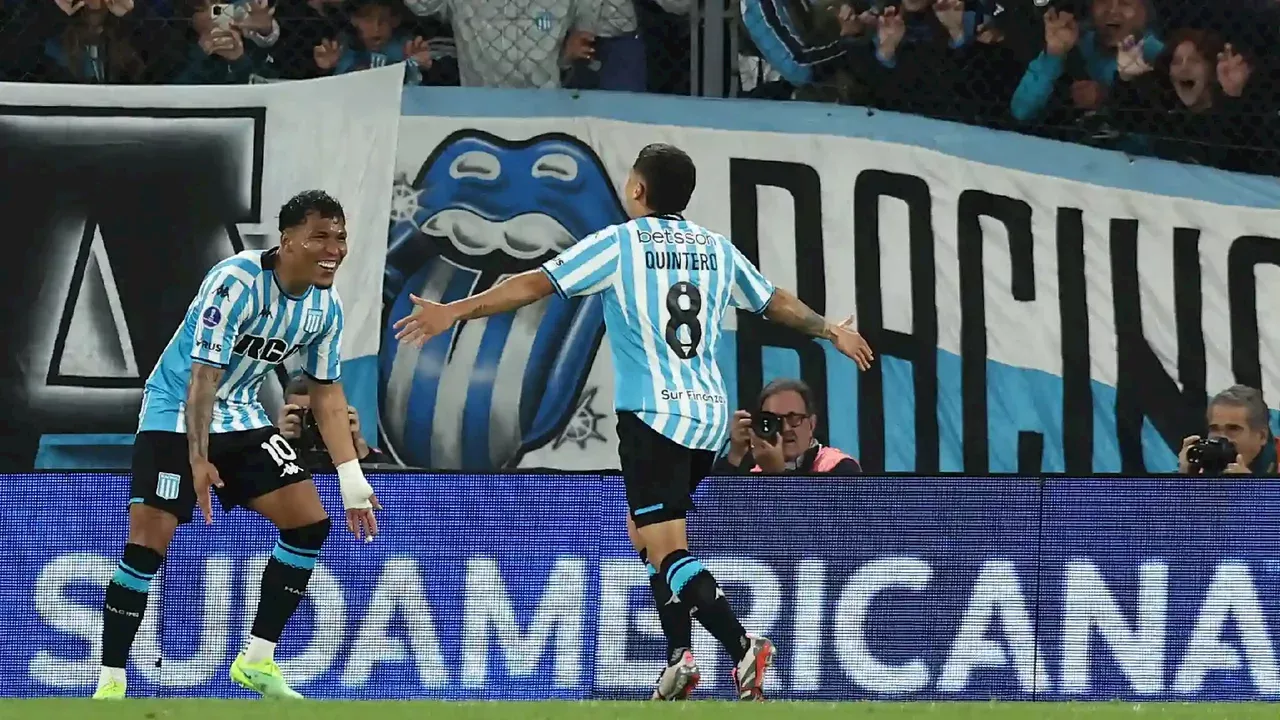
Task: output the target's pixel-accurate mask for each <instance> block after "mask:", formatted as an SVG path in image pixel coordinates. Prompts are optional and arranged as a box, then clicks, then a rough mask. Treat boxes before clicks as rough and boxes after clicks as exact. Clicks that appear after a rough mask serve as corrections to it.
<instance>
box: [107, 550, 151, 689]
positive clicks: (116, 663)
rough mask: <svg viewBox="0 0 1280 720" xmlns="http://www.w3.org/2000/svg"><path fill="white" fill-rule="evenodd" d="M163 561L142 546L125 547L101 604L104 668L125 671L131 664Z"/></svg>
mask: <svg viewBox="0 0 1280 720" xmlns="http://www.w3.org/2000/svg"><path fill="white" fill-rule="evenodd" d="M162 562H164V557H163V556H161V555H160V553H158V552H156V551H155V550H152V549H151V548H148V547H143V546H141V545H133V544H129V545H125V546H124V555H122V556H121V558H120V564H118V565H116V572H115V575H112V576H111V583H110V584H108V585H107V596H106V598H105V599H104V600H103V603H102V607H103V609H102V665H103V667H109V668H123V667H124V666H125V665H126V664H127V663H128V661H129V649H130V648H132V647H133V637H134V636H135V635H137V634H138V626H139V625H141V624H142V616H143V615H144V614H146V612H147V596H148V595H149V593H150V592H151V579H152V578H154V577H155V576H156V571H157V570H159V569H160V564H161V563H162Z"/></svg>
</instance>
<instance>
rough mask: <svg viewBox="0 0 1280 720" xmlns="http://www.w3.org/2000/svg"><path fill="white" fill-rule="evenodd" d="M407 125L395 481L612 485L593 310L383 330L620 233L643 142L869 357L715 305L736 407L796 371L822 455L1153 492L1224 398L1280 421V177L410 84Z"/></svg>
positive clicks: (394, 351) (777, 113)
mask: <svg viewBox="0 0 1280 720" xmlns="http://www.w3.org/2000/svg"><path fill="white" fill-rule="evenodd" d="M401 113H402V117H401V123H400V136H399V146H398V148H397V150H396V174H397V178H396V182H395V187H394V196H393V201H392V206H393V212H392V222H391V238H390V244H389V247H388V255H387V265H386V277H385V287H384V291H385V297H384V299H383V309H384V313H385V316H384V324H383V326H382V330H383V333H384V335H383V346H382V352H381V354H380V356H379V363H380V372H379V381H380V383H381V387H380V393H381V394H380V396H379V401H380V408H379V409H380V415H379V421H380V425H381V429H382V431H383V436H384V438H383V439H384V442H385V445H386V446H387V449H389V450H390V451H391V452H392V453H394V454H395V455H396V456H397V457H398V458H399V459H400V460H401V461H402V462H404V463H406V464H409V465H418V466H425V467H432V468H438V469H442V470H479V471H491V470H494V469H500V468H512V467H522V468H554V469H559V470H599V469H612V468H616V467H617V462H618V461H617V453H616V443H617V441H616V435H615V432H614V414H613V411H612V405H613V399H614V396H615V395H614V377H613V372H612V358H611V349H610V346H609V342H608V339H607V338H604V339H603V340H602V335H603V319H602V308H601V305H600V303H599V301H598V299H597V298H587V299H575V300H570V301H565V300H562V299H560V298H549V299H547V300H544V301H542V302H540V303H538V304H535V305H533V306H531V307H528V308H525V309H523V310H520V311H518V312H516V313H508V314H505V315H499V316H495V317H492V318H488V319H484V320H480V321H473V322H467V323H464V324H463V325H461V326H460V327H459V328H457V329H456V330H454V331H453V332H451V333H448V334H446V335H443V336H441V337H438V338H436V339H434V340H432V341H431V342H430V343H428V344H427V345H426V346H424V347H423V348H422V349H421V350H419V349H417V348H405V347H399V346H397V344H396V343H395V342H394V340H393V338H392V335H393V334H394V333H392V332H389V330H390V323H392V322H394V321H395V320H396V319H398V318H400V317H403V316H404V314H406V313H407V312H409V310H410V305H411V303H410V302H409V299H408V296H409V294H410V293H416V294H418V295H420V296H423V297H427V298H430V299H433V300H440V301H449V300H455V299H458V298H462V297H466V296H468V295H470V294H473V293H475V292H478V291H482V290H484V289H485V288H488V287H491V286H492V285H493V284H494V283H496V282H499V281H501V280H502V278H504V277H507V276H509V275H511V274H513V273H518V272H521V271H524V270H528V269H530V268H533V267H536V266H537V265H538V263H540V262H542V261H544V260H546V259H548V258H550V257H553V256H554V255H555V254H556V253H557V252H559V251H561V250H563V249H565V248H566V247H571V246H572V244H573V243H574V242H575V241H577V240H578V239H581V238H584V237H586V236H587V235H589V234H590V233H592V232H594V231H596V230H599V229H601V228H603V227H606V226H608V225H610V224H613V223H617V222H620V221H622V220H623V219H624V217H623V210H622V207H621V206H620V205H619V200H618V198H619V197H621V195H622V188H623V185H624V184H625V180H626V177H627V174H628V172H629V171H630V169H631V166H632V164H633V163H634V161H635V158H636V155H637V154H638V153H639V151H640V150H641V149H642V148H643V147H645V146H646V145H649V144H651V143H655V142H659V143H669V144H672V145H675V146H677V147H679V148H681V149H683V150H684V151H685V152H687V153H688V154H689V155H690V157H691V158H692V159H693V161H694V163H695V165H696V167H697V189H696V190H695V192H694V194H693V197H692V200H691V201H690V203H689V207H688V209H687V211H686V212H685V216H686V217H688V218H689V220H690V221H692V222H695V223H698V224H700V225H703V226H705V227H707V228H709V229H711V230H714V231H716V232H720V233H725V234H726V235H727V236H728V237H729V238H730V239H731V240H732V242H733V243H734V245H735V246H736V247H737V248H738V249H739V250H741V252H742V253H743V255H745V256H746V257H747V258H749V259H750V260H752V261H753V262H755V263H756V264H757V265H758V266H759V268H760V269H761V271H762V272H763V273H764V274H765V276H766V277H768V278H770V279H771V280H773V281H774V282H775V283H776V284H777V286H778V287H783V288H786V289H788V290H791V291H793V292H794V293H795V294H796V295H797V296H798V297H799V298H800V299H801V300H803V301H804V302H805V303H806V304H808V305H809V306H810V307H811V308H813V309H814V310H815V311H817V312H819V313H821V314H823V315H824V316H826V317H828V318H831V319H833V320H841V319H844V318H846V317H849V316H850V315H855V316H856V318H857V326H858V330H859V332H861V333H862V334H863V335H864V336H865V337H866V338H867V341H868V343H869V344H870V345H871V347H872V348H873V349H874V350H875V352H876V357H877V360H876V362H875V363H873V364H872V367H871V368H870V369H869V370H868V371H866V372H859V371H858V370H857V368H856V367H855V366H854V364H853V363H852V362H850V361H849V360H848V359H847V358H845V357H843V356H842V355H840V353H839V352H837V351H836V350H835V349H834V347H833V346H832V345H831V344H830V343H827V342H825V341H824V342H818V341H814V340H812V339H810V338H807V337H803V336H801V335H800V334H799V333H795V332H792V331H790V330H787V329H785V328H782V327H780V326H778V325H776V324H773V323H770V322H768V321H766V320H763V319H761V318H759V317H757V316H755V315H753V314H751V313H747V312H744V311H738V312H736V313H730V314H728V315H727V316H726V318H725V323H724V327H723V328H722V329H723V336H722V337H723V338H724V342H721V343H720V344H719V346H718V348H717V350H716V356H717V360H718V361H719V364H720V368H721V372H722V374H723V376H724V381H725V385H726V387H727V390H728V393H729V396H730V397H729V403H730V404H731V406H732V407H733V408H735V409H737V408H748V409H749V407H750V405H751V404H752V403H753V401H754V399H755V397H756V396H757V395H758V393H759V392H760V390H761V388H762V387H763V385H764V383H766V382H768V381H770V380H772V379H775V378H786V377H790V378H800V379H803V380H804V381H805V382H806V383H807V384H808V385H809V386H810V388H812V390H813V395H814V396H815V397H816V399H817V401H818V403H817V404H818V406H819V407H817V408H815V410H816V411H817V412H818V414H819V424H818V430H817V433H816V434H817V436H818V439H819V440H820V441H822V442H825V443H827V444H829V445H831V446H834V447H837V448H839V449H841V450H843V451H845V452H847V453H849V454H851V455H853V456H855V457H857V458H858V460H859V461H860V462H861V464H862V466H863V468H864V469H866V470H867V471H869V472H877V471H882V470H883V471H888V472H913V473H922V474H931V473H936V472H965V473H971V474H983V473H993V472H994V473H1005V472H1016V473H1022V474H1028V475H1034V474H1039V473H1043V472H1067V473H1075V474H1089V473H1119V472H1124V473H1130V474H1141V473H1144V472H1168V471H1171V470H1174V469H1176V467H1177V452H1178V449H1179V448H1180V447H1181V443H1182V439H1183V438H1184V437H1186V436H1188V435H1192V434H1198V435H1204V434H1205V432H1206V427H1205V422H1206V420H1205V411H1206V407H1207V404H1208V399H1209V397H1211V396H1212V395H1213V394H1215V393H1217V392H1219V391H1221V390H1223V389H1225V388H1227V387H1229V386H1231V385H1234V384H1236V383H1240V384H1244V385H1248V386H1250V387H1254V388H1259V389H1261V390H1262V391H1263V394H1264V397H1265V398H1266V400H1267V402H1268V403H1269V405H1270V407H1272V408H1274V407H1275V406H1276V387H1277V385H1278V384H1280V375H1278V374H1277V372H1278V369H1280V362H1277V356H1276V349H1277V348H1280V334H1277V333H1278V332H1280V331H1277V329H1276V327H1277V326H1276V324H1275V323H1274V322H1269V321H1268V318H1269V316H1270V315H1271V314H1273V313H1274V312H1275V310H1274V309H1275V308H1276V307H1280V241H1278V240H1277V234H1276V227H1277V223H1276V214H1275V208H1276V207H1280V185H1277V184H1276V183H1275V180H1274V179H1273V178H1263V177H1253V176H1247V175H1242V174H1238V173H1228V172H1223V171H1219V170H1213V169H1209V168H1205V167H1196V166H1190V165H1180V164H1177V163H1171V162H1166V161H1159V160H1152V159H1149V158H1137V159H1134V158H1129V157H1127V156H1125V155H1123V154H1122V153H1118V152H1111V151H1103V150H1098V149H1095V148H1086V147H1079V146H1072V145H1067V144H1064V143H1057V142H1052V141H1048V140H1044V139H1041V138H1034V137H1028V136H1019V135H1015V134H1012V133H1002V132H997V131H994V130H989V129H986V128H978V127H967V126H962V125H957V124H953V123H945V122H941V121H936V120H930V119H927V118H921V117H913V116H908V115H898V114H895V113H890V112H878V113H875V114H873V115H871V116H868V115H867V114H866V113H863V112H859V111H856V110H851V109H846V108H836V107H831V106H816V105H815V106H809V105H806V104H803V103H765V102H754V101H724V100H708V99H704V98H681V97H671V96H653V95H638V94H627V93H591V92H584V93H576V94H571V93H549V92H543V93H539V92H534V91H524V90H501V91H499V90H494V89H483V90H482V89H472V88H460V89H459V88H410V89H408V90H406V91H405V94H404V96H403V98H402V102H401ZM842 114H844V117H841V116H842ZM660 259H661V256H659V258H658V259H655V262H657V261H659V260H660ZM690 339H691V338H690ZM693 342H694V343H695V344H696V341H693ZM677 344H679V343H677ZM673 359H674V355H673ZM1273 423H1274V419H1273Z"/></svg>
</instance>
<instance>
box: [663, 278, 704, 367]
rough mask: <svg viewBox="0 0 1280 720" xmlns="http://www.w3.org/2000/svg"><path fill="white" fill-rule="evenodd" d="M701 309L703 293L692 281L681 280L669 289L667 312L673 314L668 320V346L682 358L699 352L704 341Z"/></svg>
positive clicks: (685, 358)
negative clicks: (699, 315) (699, 347)
mask: <svg viewBox="0 0 1280 720" xmlns="http://www.w3.org/2000/svg"><path fill="white" fill-rule="evenodd" d="M700 310H702V293H700V292H698V288H696V287H694V286H693V285H692V284H691V283H687V282H685V281H683V280H681V281H680V282H678V283H676V284H675V285H672V286H671V289H670V290H668V291H667V312H668V313H669V314H670V315H671V319H670V320H668V321H667V346H668V347H670V348H671V349H672V350H674V351H675V353H676V355H679V356H680V358H681V359H682V360H688V359H689V358H691V357H693V356H694V355H697V354H698V344H699V343H701V342H702V323H701V322H699V321H698V312H699V311H700Z"/></svg>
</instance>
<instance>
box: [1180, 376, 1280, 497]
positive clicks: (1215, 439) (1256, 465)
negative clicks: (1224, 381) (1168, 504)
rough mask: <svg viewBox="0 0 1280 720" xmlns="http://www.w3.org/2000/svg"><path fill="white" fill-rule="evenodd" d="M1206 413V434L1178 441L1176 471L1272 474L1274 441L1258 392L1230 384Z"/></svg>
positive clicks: (1214, 398) (1260, 395)
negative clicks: (1207, 433) (1179, 447)
mask: <svg viewBox="0 0 1280 720" xmlns="http://www.w3.org/2000/svg"><path fill="white" fill-rule="evenodd" d="M1206 416H1207V417H1206V419H1207V420H1208V425H1209V435H1208V437H1205V438H1201V437H1200V436H1199V435H1191V436H1189V437H1186V438H1183V440H1182V451H1181V452H1179V453H1178V472H1179V473H1181V474H1183V475H1211V476H1214V475H1258V476H1261V477H1276V475H1277V472H1276V451H1277V441H1276V438H1275V436H1273V435H1272V433H1271V424H1270V411H1268V410H1267V404H1266V403H1265V402H1263V400H1262V391H1260V390H1257V389H1255V388H1251V387H1248V386H1247V385H1233V386H1231V387H1229V388H1227V389H1226V390H1223V391H1222V392H1220V393H1218V394H1217V395H1215V396H1214V397H1213V399H1212V400H1210V401H1209V410H1208V412H1207V413H1206Z"/></svg>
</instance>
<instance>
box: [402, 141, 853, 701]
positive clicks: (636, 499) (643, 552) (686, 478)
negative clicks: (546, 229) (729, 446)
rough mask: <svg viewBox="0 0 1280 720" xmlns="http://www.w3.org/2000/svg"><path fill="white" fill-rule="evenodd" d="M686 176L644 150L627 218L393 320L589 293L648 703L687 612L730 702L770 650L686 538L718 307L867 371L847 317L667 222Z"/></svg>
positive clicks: (684, 656)
mask: <svg viewBox="0 0 1280 720" xmlns="http://www.w3.org/2000/svg"><path fill="white" fill-rule="evenodd" d="M695 175H696V172H695V168H694V165H693V161H692V160H690V158H689V156H688V155H686V154H685V153H684V152H682V151H681V150H679V149H677V148H675V147H672V146H670V145H649V146H648V147H646V148H644V149H643V150H641V151H640V155H639V156H638V157H637V158H636V161H635V164H634V166H633V167H632V170H631V173H630V175H629V176H628V178H627V184H626V188H625V190H624V192H625V194H626V198H625V200H626V204H627V214H628V215H630V216H631V218H633V219H632V220H631V221H630V222H627V223H624V224H622V225H615V226H612V227H608V228H605V229H604V230H601V231H599V232H597V233H595V234H593V235H590V236H588V237H587V238H585V239H583V240H582V241H581V242H579V243H577V244H576V245H574V246H573V247H571V248H569V249H568V250H566V251H565V252H563V253H561V254H560V255H559V256H558V257H555V258H552V259H551V260H549V261H547V262H546V263H545V264H544V265H543V266H542V267H541V268H540V269H537V270H532V271H529V272H526V273H522V274H520V275H516V276H513V277H511V278H509V279H508V280H506V281H505V282H503V283H501V284H498V285H495V286H494V287H492V288H490V289H489V290H486V291H485V292H482V293H480V294H479V295H475V296H472V297H469V298H467V299H465V300H459V301H457V302H453V303H449V304H447V305H441V304H438V303H434V302H430V301H428V300H424V299H422V298H419V297H416V296H414V297H413V298H412V299H413V302H414V305H415V307H414V310H413V313H412V314H410V315H409V316H407V317H405V318H402V319H400V320H399V321H397V322H396V325H395V327H396V328H397V330H398V332H397V334H396V337H397V338H398V339H400V340H401V341H403V342H414V343H418V344H419V345H420V344H422V343H424V342H425V341H426V340H428V339H429V338H431V337H433V336H435V335H439V334H440V333H443V332H445V331H447V330H449V329H450V328H451V327H453V326H454V325H455V324H456V323H458V322H463V321H466V320H474V319H476V318H482V317H487V316H489V315H495V314H497V313H502V312H508V311H511V310H515V309H516V308H519V307H522V306H524V305H528V304H530V303H533V302H535V301H537V300H540V299H542V298H544V297H547V296H548V295H550V294H551V293H552V292H555V293H557V294H559V295H560V296H561V297H566V298H568V297H577V296H582V295H591V294H594V293H602V294H603V295H604V313H605V314H604V318H605V329H606V332H607V333H608V335H609V344H610V347H612V348H613V363H614V394H615V396H616V403H615V405H616V409H617V414H618V456H619V461H620V463H621V466H622V476H623V482H624V483H625V485H626V492H627V504H628V506H629V508H630V513H629V518H628V522H627V529H628V532H629V534H630V535H631V540H632V542H633V543H634V544H635V547H636V549H637V550H638V551H639V553H640V557H641V559H642V560H644V561H646V563H647V564H648V567H649V573H650V586H651V589H652V591H653V596H654V602H655V603H656V604H657V607H658V614H659V617H660V619H661V621H662V628H663V633H664V634H665V635H666V638H667V644H668V648H667V649H668V653H669V654H668V666H667V668H666V669H665V670H664V671H663V672H662V674H661V675H660V676H659V678H658V684H657V687H656V689H655V691H654V698H655V699H664V700H676V699H684V698H686V697H688V695H689V693H691V692H692V691H693V688H694V687H695V686H696V685H697V682H698V679H699V671H698V667H697V664H696V663H695V661H694V659H693V655H692V654H691V653H690V652H689V647H690V646H691V645H692V642H691V636H692V620H691V617H692V616H695V615H696V617H697V618H698V621H699V622H701V623H702V625H703V626H704V627H705V628H706V629H707V630H708V631H709V632H710V633H711V634H712V635H713V636H715V638H716V639H717V640H719V641H720V644H722V645H723V646H724V648H725V650H727V651H728V653H729V654H730V655H731V656H732V657H733V659H734V661H735V663H736V667H735V668H734V671H733V677H734V682H735V684H736V685H737V690H738V697H739V698H740V699H744V700H751V699H763V697H764V694H763V689H764V673H765V671H766V670H767V668H768V667H769V666H770V665H771V664H772V661H773V653H774V648H773V643H771V642H770V641H769V640H768V639H767V638H763V637H750V636H748V635H747V633H746V631H745V630H744V629H743V627H742V624H741V623H739V622H738V619H737V617H736V616H735V615H734V613H733V609H732V608H731V607H730V606H729V602H728V600H726V599H725V595H724V592H723V591H722V590H721V589H720V586H719V585H718V584H717V583H716V580H715V578H713V577H712V576H711V573H709V572H708V571H707V570H706V568H705V567H703V565H702V563H701V562H699V561H698V559H697V558H696V557H694V556H693V555H691V554H690V553H689V549H688V539H687V537H686V533H685V514H686V513H687V512H688V511H689V510H690V509H691V508H692V506H693V504H692V502H691V495H692V493H693V490H694V488H696V487H697V484H698V483H699V482H700V481H701V480H702V478H703V477H704V476H705V475H706V474H707V473H708V471H709V470H710V468H711V463H712V460H713V459H714V457H715V453H716V450H717V449H718V448H719V447H720V446H721V444H722V443H723V441H724V437H725V434H726V432H727V431H728V427H729V422H730V418H731V417H732V415H733V413H732V411H731V410H730V409H729V405H728V393H727V392H726V390H725V384H724V379H723V378H722V377H721V374H720V368H719V367H718V366H717V364H716V354H717V349H718V345H719V343H720V339H721V324H722V320H723V318H724V315H725V313H726V312H727V310H728V309H729V308H730V307H738V308H745V309H747V310H749V311H752V312H756V313H763V314H764V316H765V317H767V318H769V319H770V320H773V321H776V322H779V323H782V324H783V325H787V326H789V327H792V328H794V329H796V330H799V331H801V332H804V333H807V334H809V335H811V336H813V337H818V338H825V339H827V340H830V341H831V342H832V343H833V344H834V345H835V346H836V348H838V349H839V350H840V351H841V352H842V353H844V354H845V355H847V356H848V357H850V358H852V359H853V360H854V361H855V362H856V363H857V364H858V366H859V367H860V368H862V369H866V368H868V367H870V363H871V360H872V353H871V348H870V347H868V346H867V343H866V341H865V340H863V338H862V336H861V335H859V334H858V333H857V332H856V331H854V330H853V329H852V328H851V327H850V322H849V321H846V322H845V323H842V324H839V325H836V324H832V323H829V322H827V321H826V320H824V319H823V318H822V317H821V316H819V315H818V314H817V313H815V312H814V311H813V310H811V309H809V308H808V307H807V306H806V305H805V304H804V303H802V302H800V300H799V299H798V298H796V296H795V295H793V294H792V293H790V292H787V291H786V290H782V289H775V288H774V287H773V285H772V284H771V283H770V282H769V281H768V280H767V279H765V278H764V277H763V276H762V275H761V274H760V271H759V270H757V269H756V267H755V266H754V265H752V264H751V262H750V261H749V260H747V259H746V257H744V256H743V255H742V253H740V252H739V251H738V249H737V248H735V247H734V246H733V245H732V244H731V243H730V242H729V240H728V238H726V237H724V236H723V235H719V234H717V233H714V232H712V231H710V230H707V229H706V228H703V227H701V226H699V225H696V224H694V223H691V222H689V221H688V220H685V219H684V218H683V217H681V216H680V213H681V212H683V211H684V209H685V208H686V207H687V206H688V204H689V198H690V197H691V196H692V195H693V188H694V182H695Z"/></svg>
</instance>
